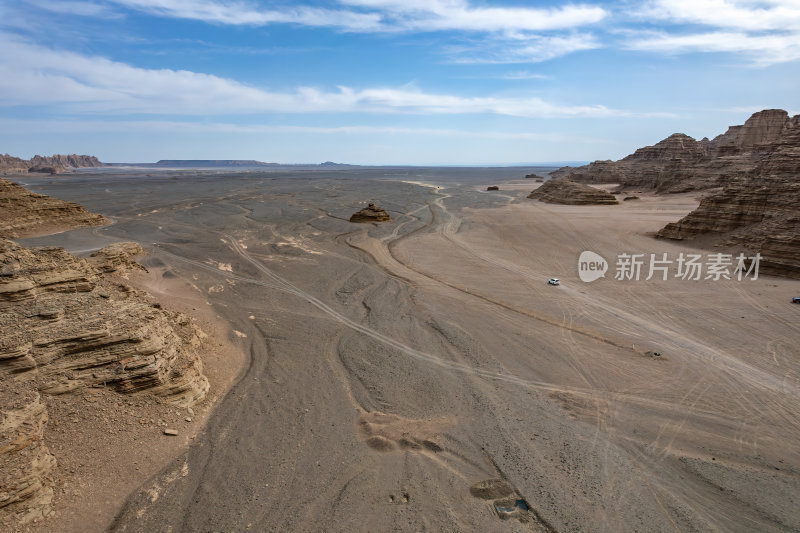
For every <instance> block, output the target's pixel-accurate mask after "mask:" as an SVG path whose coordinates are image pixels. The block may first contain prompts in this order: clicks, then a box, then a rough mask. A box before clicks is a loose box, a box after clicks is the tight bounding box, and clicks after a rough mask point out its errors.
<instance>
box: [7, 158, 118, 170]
mask: <svg viewBox="0 0 800 533" xmlns="http://www.w3.org/2000/svg"><path fill="white" fill-rule="evenodd" d="M102 166H103V163H101V162H100V160H98V159H97V158H96V157H95V156H92V155H77V154H70V155H60V154H55V155H52V156H41V155H35V156H33V157H32V158H31V159H29V160H25V159H20V158H18V157H13V156H10V155H8V154H5V155H0V173H3V174H25V173H28V172H42V173H49V174H59V173H61V172H64V171H65V170H69V169H73V168H90V167H102Z"/></svg>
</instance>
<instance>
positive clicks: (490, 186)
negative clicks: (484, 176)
mask: <svg viewBox="0 0 800 533" xmlns="http://www.w3.org/2000/svg"><path fill="white" fill-rule="evenodd" d="M486 190H487V191H499V190H500V187H498V186H497V185H489V186H488V187H486Z"/></svg>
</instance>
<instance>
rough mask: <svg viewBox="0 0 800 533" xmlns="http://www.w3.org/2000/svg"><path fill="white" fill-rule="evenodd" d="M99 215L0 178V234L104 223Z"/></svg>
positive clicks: (21, 234)
mask: <svg viewBox="0 0 800 533" xmlns="http://www.w3.org/2000/svg"><path fill="white" fill-rule="evenodd" d="M107 223H108V220H106V219H105V218H104V217H102V216H101V215H95V214H93V213H90V212H89V211H87V210H86V209H84V208H83V207H81V206H80V205H78V204H75V203H72V202H65V201H64V200H60V199H58V198H53V197H51V196H45V195H43V194H36V193H34V192H31V191H29V190H27V189H25V188H23V187H20V186H19V185H17V184H16V183H12V182H10V181H7V180H4V179H0V238H4V237H5V238H18V237H24V236H29V235H34V234H44V233H53V232H55V231H60V230H63V229H70V228H76V227H81V226H100V225H103V224H107Z"/></svg>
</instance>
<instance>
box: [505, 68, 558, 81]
mask: <svg viewBox="0 0 800 533" xmlns="http://www.w3.org/2000/svg"><path fill="white" fill-rule="evenodd" d="M497 78H498V79H501V80H551V79H553V77H552V76H550V75H548V74H541V73H539V72H530V71H527V70H514V71H511V72H506V73H505V74H500V75H499V76H497Z"/></svg>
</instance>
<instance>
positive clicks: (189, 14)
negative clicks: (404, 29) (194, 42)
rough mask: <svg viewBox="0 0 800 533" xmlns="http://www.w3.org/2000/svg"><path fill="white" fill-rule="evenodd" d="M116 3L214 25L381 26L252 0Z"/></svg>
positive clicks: (367, 17) (343, 14)
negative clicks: (266, 5)
mask: <svg viewBox="0 0 800 533" xmlns="http://www.w3.org/2000/svg"><path fill="white" fill-rule="evenodd" d="M111 1H113V2H114V3H116V4H119V5H122V6H125V7H128V8H131V9H137V10H140V11H144V12H147V13H151V14H154V15H159V16H166V17H174V18H185V19H193V20H202V21H204V22H210V23H216V24H232V25H252V26H265V25H268V24H300V25H304V26H330V27H337V28H341V29H345V30H349V31H376V30H379V29H381V27H382V25H381V23H380V18H381V17H380V15H378V14H374V13H357V12H354V11H347V10H331V9H321V8H316V7H310V6H297V7H284V8H281V9H260V8H259V7H258V6H256V5H254V4H252V3H251V2H244V1H234V2H221V1H215V0H111Z"/></svg>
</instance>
